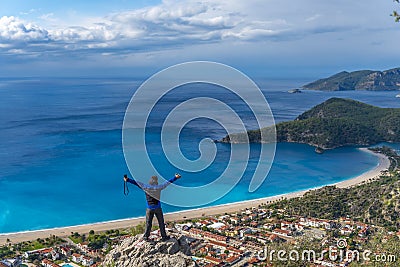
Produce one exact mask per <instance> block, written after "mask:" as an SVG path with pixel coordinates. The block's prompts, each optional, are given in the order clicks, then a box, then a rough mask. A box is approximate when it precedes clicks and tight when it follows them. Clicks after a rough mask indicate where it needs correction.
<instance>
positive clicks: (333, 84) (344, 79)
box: [303, 68, 400, 91]
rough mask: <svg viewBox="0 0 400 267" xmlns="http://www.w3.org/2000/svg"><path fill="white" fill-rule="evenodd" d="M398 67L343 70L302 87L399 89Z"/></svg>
mask: <svg viewBox="0 0 400 267" xmlns="http://www.w3.org/2000/svg"><path fill="white" fill-rule="evenodd" d="M399 84H400V68H396V69H390V70H386V71H372V70H360V71H353V72H347V71H343V72H340V73H337V74H335V75H333V76H331V77H328V78H324V79H320V80H317V81H315V82H312V83H309V84H306V85H304V86H303V88H304V89H310V90H322V91H345V90H399V89H400V85H399Z"/></svg>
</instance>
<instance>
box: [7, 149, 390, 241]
mask: <svg viewBox="0 0 400 267" xmlns="http://www.w3.org/2000/svg"><path fill="white" fill-rule="evenodd" d="M359 150H361V151H363V152H365V153H371V154H373V155H374V156H376V157H377V158H378V164H377V165H376V166H375V167H374V168H372V169H371V170H369V171H367V172H364V173H362V174H360V175H358V176H356V177H353V178H349V179H347V180H344V181H341V182H338V183H334V184H327V185H322V186H318V187H315V188H310V189H305V190H300V191H297V192H290V193H285V194H280V195H275V196H269V197H264V198H258V199H252V200H244V201H240V202H234V203H226V204H220V205H217V206H211V207H203V208H195V209H190V210H183V211H175V212H170V213H165V214H164V217H165V221H166V222H171V221H178V220H184V219H194V218H199V217H203V216H212V215H217V214H224V213H225V212H226V213H234V212H236V211H239V210H242V209H245V208H251V207H254V206H258V205H260V204H264V203H267V202H273V201H277V200H280V199H283V198H286V199H291V198H295V197H300V196H303V195H304V194H305V193H306V192H308V191H311V190H315V189H319V188H322V187H324V186H328V185H335V186H337V187H338V188H348V187H352V186H355V185H358V184H361V183H363V182H368V180H370V179H373V178H376V177H378V176H379V175H380V174H381V172H382V171H384V170H387V169H388V168H389V166H390V160H389V159H388V157H386V156H385V155H382V154H378V153H374V152H372V151H370V150H368V149H367V148H359ZM144 221H145V217H144V216H142V217H135V218H127V219H119V220H112V221H106V222H96V223H90V224H82V225H75V226H66V227H57V228H51V229H42V230H32V231H22V232H16V233H4V234H0V245H4V244H6V243H7V239H10V240H11V243H19V242H23V241H29V240H36V239H37V238H47V237H49V236H50V235H56V236H59V237H66V236H69V235H70V234H71V232H79V233H81V234H82V233H89V231H90V230H94V231H95V232H98V231H106V230H110V229H123V228H130V227H132V226H135V225H138V224H140V223H143V222H144Z"/></svg>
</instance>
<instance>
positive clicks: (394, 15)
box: [391, 0, 400, 22]
mask: <svg viewBox="0 0 400 267" xmlns="http://www.w3.org/2000/svg"><path fill="white" fill-rule="evenodd" d="M393 1H394V2H397V3H400V0H393ZM391 16H392V17H394V19H395V21H396V22H400V14H399V13H397V11H396V10H395V11H393V13H392V14H391Z"/></svg>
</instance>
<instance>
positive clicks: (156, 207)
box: [124, 173, 181, 241]
mask: <svg viewBox="0 0 400 267" xmlns="http://www.w3.org/2000/svg"><path fill="white" fill-rule="evenodd" d="M179 178H181V175H180V174H178V173H176V174H175V176H174V177H173V178H171V179H170V180H168V181H166V182H165V183H163V184H160V185H159V184H158V177H157V176H152V177H151V178H150V181H149V184H145V183H141V182H138V181H135V179H131V178H128V175H126V174H125V175H124V182H125V183H131V184H134V185H136V186H137V187H139V188H140V189H142V190H143V191H144V192H145V194H146V201H147V209H146V230H145V232H144V234H143V239H144V240H146V241H149V236H150V232H151V227H152V225H153V217H154V215H156V218H157V221H158V225H159V227H160V233H161V240H162V241H166V240H168V239H169V236H167V233H166V232H165V223H164V214H163V211H162V208H161V202H160V195H161V191H162V190H163V189H165V188H166V187H167V186H168V185H170V184H171V183H173V182H175V181H176V180H178V179H179Z"/></svg>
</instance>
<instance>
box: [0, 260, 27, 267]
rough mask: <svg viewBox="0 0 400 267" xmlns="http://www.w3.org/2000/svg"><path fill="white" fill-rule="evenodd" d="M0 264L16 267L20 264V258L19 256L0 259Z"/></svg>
mask: <svg viewBox="0 0 400 267" xmlns="http://www.w3.org/2000/svg"><path fill="white" fill-rule="evenodd" d="M0 264H3V265H5V266H6V267H18V266H20V265H21V264H22V260H21V259H20V258H14V259H5V260H2V261H0ZM0 266H1V265H0Z"/></svg>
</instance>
